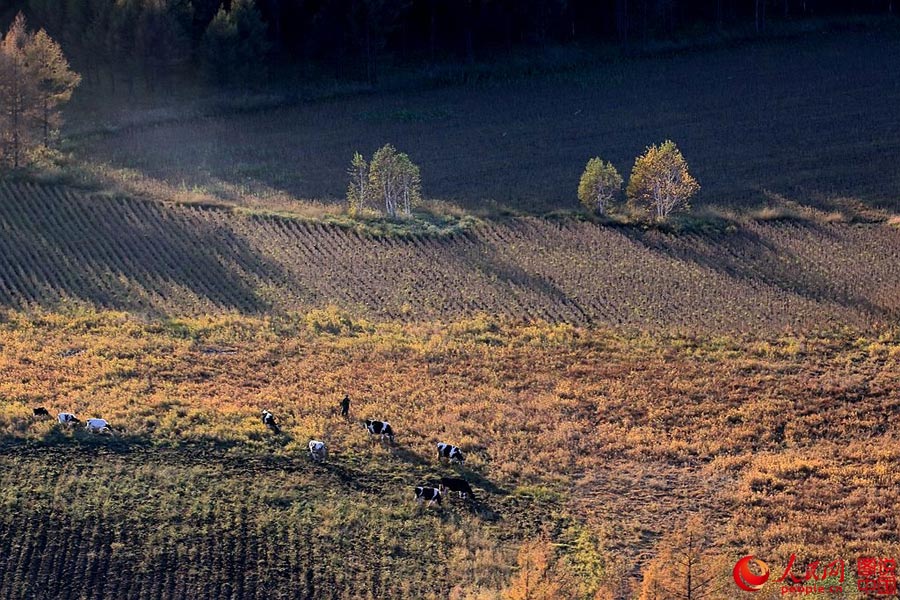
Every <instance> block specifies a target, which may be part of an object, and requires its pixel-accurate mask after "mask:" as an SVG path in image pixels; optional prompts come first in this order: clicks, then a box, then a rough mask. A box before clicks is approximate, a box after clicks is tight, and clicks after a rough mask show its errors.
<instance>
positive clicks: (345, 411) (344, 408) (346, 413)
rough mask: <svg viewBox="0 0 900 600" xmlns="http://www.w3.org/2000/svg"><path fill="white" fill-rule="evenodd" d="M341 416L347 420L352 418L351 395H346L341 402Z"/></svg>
mask: <svg viewBox="0 0 900 600" xmlns="http://www.w3.org/2000/svg"><path fill="white" fill-rule="evenodd" d="M341 416H342V417H344V418H345V419H346V418H349V417H350V395H349V394H344V399H343V400H341Z"/></svg>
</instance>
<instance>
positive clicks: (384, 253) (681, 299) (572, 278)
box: [0, 184, 900, 333]
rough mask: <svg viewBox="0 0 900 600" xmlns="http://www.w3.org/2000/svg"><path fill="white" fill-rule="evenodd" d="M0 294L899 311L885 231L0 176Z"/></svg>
mask: <svg viewBox="0 0 900 600" xmlns="http://www.w3.org/2000/svg"><path fill="white" fill-rule="evenodd" d="M0 228H2V230H3V232H4V235H3V236H2V237H0V275H2V279H0V303H2V304H4V305H6V306H10V307H16V308H29V307H42V308H45V309H66V308H69V309H72V308H77V307H82V308H85V307H87V308H111V309H118V310H129V311H133V312H136V313H139V314H143V315H145V316H162V315H199V314H207V313H208V314H225V313H233V312H236V313H243V314H262V313H270V314H283V313H286V312H292V311H293V312H297V311H299V312H304V311H308V310H310V309H315V308H324V307H327V306H329V305H335V306H337V307H340V308H341V309H343V310H346V311H349V312H350V313H352V314H355V315H357V316H359V317H363V318H367V319H373V320H380V321H388V320H399V321H404V322H407V321H434V320H444V321H453V320H456V319H465V318H470V317H472V316H473V315H477V314H485V315H488V316H489V317H497V318H500V319H503V320H506V321H515V322H526V321H530V320H541V321H546V322H551V323H561V322H567V323H572V324H577V325H595V326H614V327H620V328H625V329H630V330H655V331H688V332H723V333H724V332H745V331H754V332H762V333H779V332H785V331H791V330H794V331H811V330H821V331H828V330H838V329H843V328H846V327H849V328H853V329H859V330H875V329H877V328H879V327H884V326H887V325H889V324H891V323H896V320H897V316H898V311H900V294H897V282H898V281H900V229H898V228H896V227H892V226H889V225H886V224H883V223H869V224H829V223H824V222H818V221H816V220H814V219H812V218H811V219H809V220H802V219H799V220H788V221H776V222H769V223H759V222H746V223H739V222H735V223H733V224H731V227H725V228H723V229H722V230H721V231H713V232H710V233H706V234H704V233H684V232H682V233H664V232H662V231H657V230H652V229H650V230H645V229H642V228H639V227H611V226H602V225H596V224H592V223H585V222H580V221H577V220H573V219H564V220H559V221H550V220H543V219H539V218H534V217H524V218H514V219H503V220H498V221H487V222H484V223H482V224H476V225H473V226H472V227H471V228H470V229H467V230H463V231H460V232H457V233H454V234H452V235H447V236H434V235H412V236H374V235H370V234H367V233H364V232H363V233H360V232H357V231H354V230H350V229H345V228H342V227H340V226H336V225H326V224H321V223H309V222H303V221H299V220H296V219H290V218H282V217H275V216H254V215H244V214H236V213H234V212H232V211H230V210H227V209H220V208H203V207H197V206H172V205H164V204H159V203H156V202H151V201H139V200H124V199H111V198H108V197H104V196H91V195H83V194H80V193H76V192H72V191H70V190H66V189H65V188H54V187H41V186H33V185H16V184H0Z"/></svg>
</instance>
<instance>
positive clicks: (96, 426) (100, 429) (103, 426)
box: [84, 419, 112, 433]
mask: <svg viewBox="0 0 900 600" xmlns="http://www.w3.org/2000/svg"><path fill="white" fill-rule="evenodd" d="M84 428H85V429H87V430H88V431H90V432H91V433H112V428H111V427H110V426H109V423H108V422H107V421H106V419H88V420H87V421H86V422H85V426H84Z"/></svg>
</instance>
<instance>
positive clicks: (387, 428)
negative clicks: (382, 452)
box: [363, 419, 394, 443]
mask: <svg viewBox="0 0 900 600" xmlns="http://www.w3.org/2000/svg"><path fill="white" fill-rule="evenodd" d="M363 424H364V425H365V428H366V431H368V432H369V435H380V436H381V441H382V442H383V441H384V440H385V439H388V440H390V442H391V443H393V442H394V430H393V429H392V428H391V424H390V423H388V422H387V421H373V420H372V419H366V420H365V422H364V423H363Z"/></svg>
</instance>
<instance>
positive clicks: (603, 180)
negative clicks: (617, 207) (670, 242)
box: [578, 140, 700, 220]
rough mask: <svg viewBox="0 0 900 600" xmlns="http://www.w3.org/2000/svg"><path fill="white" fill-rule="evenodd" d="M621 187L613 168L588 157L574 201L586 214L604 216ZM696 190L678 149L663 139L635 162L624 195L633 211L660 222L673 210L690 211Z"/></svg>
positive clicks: (620, 178)
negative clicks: (587, 212)
mask: <svg viewBox="0 0 900 600" xmlns="http://www.w3.org/2000/svg"><path fill="white" fill-rule="evenodd" d="M621 188H622V176H621V175H619V172H618V171H617V170H616V168H615V167H614V166H613V165H612V164H611V163H608V162H604V161H603V160H602V159H601V158H599V157H596V158H592V159H591V160H589V161H588V163H587V166H586V167H585V169H584V173H582V175H581V180H580V181H579V183H578V199H579V200H580V201H581V204H582V205H583V206H584V207H585V208H586V209H587V210H588V211H589V212H591V213H593V214H599V215H605V214H607V213H608V212H609V211H610V209H611V208H612V204H613V202H614V201H615V200H616V198H617V196H618V195H619V193H620V190H621ZM699 189H700V184H698V183H697V180H696V179H694V177H693V176H692V175H691V174H690V172H689V171H688V166H687V162H686V161H685V160H684V156H682V154H681V151H680V150H679V149H678V146H676V145H675V142H673V141H671V140H666V141H665V142H663V143H662V144H659V145H653V146H650V147H648V148H647V150H646V151H645V152H644V153H643V154H641V155H640V156H638V157H637V158H636V159H635V161H634V167H633V168H632V170H631V177H630V178H629V180H628V187H627V188H626V190H625V195H626V197H627V199H628V205H629V207H630V208H632V209H633V210H636V211H639V212H643V213H645V214H648V215H649V216H650V217H651V218H654V219H656V220H663V219H665V218H667V217H668V216H669V215H670V214H671V213H672V212H674V211H676V210H686V209H688V208H690V199H691V197H693V196H694V194H696V193H697V191H698V190H699Z"/></svg>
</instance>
